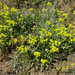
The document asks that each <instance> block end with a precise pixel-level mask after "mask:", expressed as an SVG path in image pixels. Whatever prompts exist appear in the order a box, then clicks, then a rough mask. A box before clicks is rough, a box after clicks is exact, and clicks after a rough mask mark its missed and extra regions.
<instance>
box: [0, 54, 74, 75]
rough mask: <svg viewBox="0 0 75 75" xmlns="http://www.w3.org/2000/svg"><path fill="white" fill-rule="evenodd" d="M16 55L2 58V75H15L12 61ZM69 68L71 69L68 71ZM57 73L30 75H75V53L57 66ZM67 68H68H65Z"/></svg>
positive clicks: (31, 74)
mask: <svg viewBox="0 0 75 75" xmlns="http://www.w3.org/2000/svg"><path fill="white" fill-rule="evenodd" d="M13 55H14V54H9V55H8V56H5V57H3V56H2V57H0V75H15V74H13V73H11V60H12V57H13ZM68 66H69V69H68ZM56 67H57V69H58V72H57V71H55V70H54V71H52V72H50V71H49V72H32V73H30V74H29V75H75V53H74V54H71V55H69V56H68V60H67V61H64V62H63V63H61V62H60V63H58V64H57V65H56ZM64 67H66V68H64Z"/></svg>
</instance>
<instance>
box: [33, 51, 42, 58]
mask: <svg viewBox="0 0 75 75" xmlns="http://www.w3.org/2000/svg"><path fill="white" fill-rule="evenodd" d="M33 55H34V56H36V57H39V56H40V55H41V53H40V52H38V51H35V52H34V53H33Z"/></svg>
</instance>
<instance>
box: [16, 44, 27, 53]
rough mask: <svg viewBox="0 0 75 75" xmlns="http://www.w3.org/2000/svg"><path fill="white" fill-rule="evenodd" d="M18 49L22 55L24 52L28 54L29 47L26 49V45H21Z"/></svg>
mask: <svg viewBox="0 0 75 75" xmlns="http://www.w3.org/2000/svg"><path fill="white" fill-rule="evenodd" d="M17 49H18V50H19V51H20V52H21V53H23V52H27V50H28V47H25V46H24V45H21V46H19V47H17Z"/></svg>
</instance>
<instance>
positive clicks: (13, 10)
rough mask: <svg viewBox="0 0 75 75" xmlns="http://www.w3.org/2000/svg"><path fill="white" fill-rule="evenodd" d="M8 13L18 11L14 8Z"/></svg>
mask: <svg viewBox="0 0 75 75" xmlns="http://www.w3.org/2000/svg"><path fill="white" fill-rule="evenodd" d="M10 11H11V12H17V11H18V10H17V9H16V8H11V9H10Z"/></svg>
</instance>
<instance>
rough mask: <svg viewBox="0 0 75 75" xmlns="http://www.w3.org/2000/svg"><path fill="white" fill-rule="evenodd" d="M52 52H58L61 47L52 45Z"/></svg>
mask: <svg viewBox="0 0 75 75" xmlns="http://www.w3.org/2000/svg"><path fill="white" fill-rule="evenodd" d="M50 48H51V49H50V53H55V52H58V51H59V48H57V47H55V46H51V47H50Z"/></svg>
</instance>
